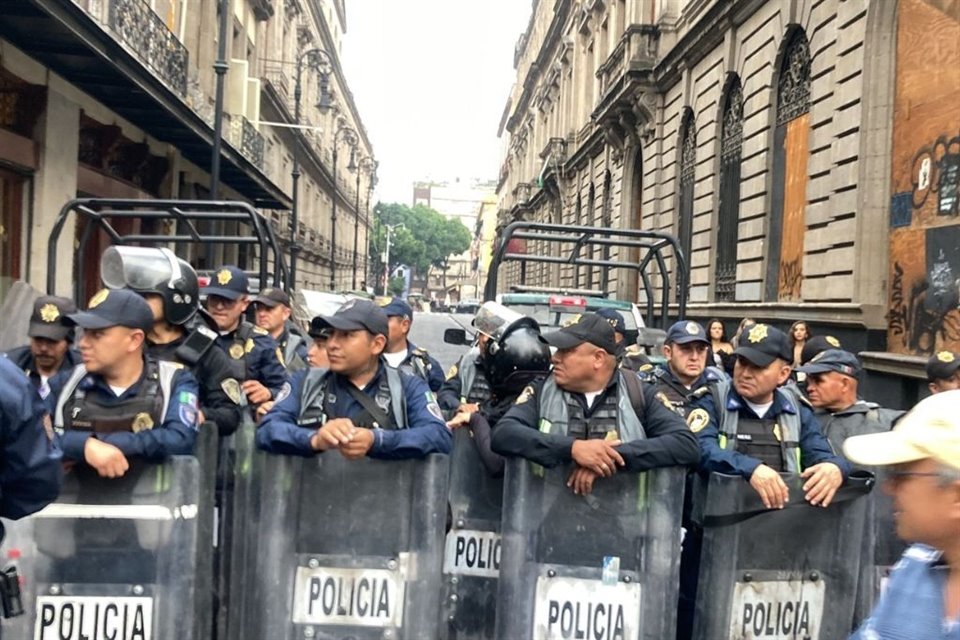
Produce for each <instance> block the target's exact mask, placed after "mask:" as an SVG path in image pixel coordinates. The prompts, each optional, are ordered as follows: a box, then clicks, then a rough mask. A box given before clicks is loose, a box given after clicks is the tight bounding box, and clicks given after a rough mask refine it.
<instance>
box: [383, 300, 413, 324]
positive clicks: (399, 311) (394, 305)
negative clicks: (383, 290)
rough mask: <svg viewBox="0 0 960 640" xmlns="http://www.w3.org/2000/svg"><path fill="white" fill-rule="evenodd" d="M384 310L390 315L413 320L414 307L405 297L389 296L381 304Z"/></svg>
mask: <svg viewBox="0 0 960 640" xmlns="http://www.w3.org/2000/svg"><path fill="white" fill-rule="evenodd" d="M380 308H381V309H383V312H384V313H385V314H387V317H388V318H389V317H390V316H399V317H401V318H406V319H407V320H413V308H412V307H411V306H410V305H409V304H407V302H406V301H405V300H404V299H403V298H389V299H387V300H385V301H384V303H383V304H381V305H380Z"/></svg>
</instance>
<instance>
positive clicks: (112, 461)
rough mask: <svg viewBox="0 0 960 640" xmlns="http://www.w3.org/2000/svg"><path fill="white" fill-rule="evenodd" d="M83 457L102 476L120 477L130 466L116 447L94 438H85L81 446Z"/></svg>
mask: <svg viewBox="0 0 960 640" xmlns="http://www.w3.org/2000/svg"><path fill="white" fill-rule="evenodd" d="M83 457H84V460H86V461H87V464H89V465H90V466H91V467H93V468H94V469H96V471H97V473H98V474H100V477H102V478H120V477H123V474H125V473H126V472H127V469H129V468H130V463H129V462H127V458H126V456H124V455H123V452H122V451H120V449H118V448H117V447H115V446H113V445H112V444H107V443H106V442H101V441H100V440H97V439H96V438H92V437H91V438H87V441H86V443H85V444H84V446H83Z"/></svg>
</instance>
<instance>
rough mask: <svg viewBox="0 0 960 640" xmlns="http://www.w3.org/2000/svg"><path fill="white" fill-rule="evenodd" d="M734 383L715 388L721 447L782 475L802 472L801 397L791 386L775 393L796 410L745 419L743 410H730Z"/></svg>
mask: <svg viewBox="0 0 960 640" xmlns="http://www.w3.org/2000/svg"><path fill="white" fill-rule="evenodd" d="M731 386H732V385H731V382H730V380H726V379H725V380H721V381H719V382H716V383H714V384H712V385H711V390H712V392H713V398H714V402H715V403H716V408H717V415H718V416H719V419H720V425H719V428H720V437H719V442H720V448H721V449H725V450H727V451H731V450H732V451H737V452H739V453H742V454H743V455H745V456H750V457H751V458H756V459H757V460H760V461H761V462H763V464H765V465H767V466H768V467H770V468H772V469H774V470H775V471H779V472H787V473H800V471H801V470H802V469H801V468H800V398H799V397H798V396H797V395H796V392H795V391H794V390H793V389H791V388H790V387H781V388H779V389H777V390H776V391H774V394H775V395H779V396H780V400H781V404H783V403H784V402H786V403H787V404H789V405H791V406H792V407H793V409H794V412H793V413H790V412H787V411H784V412H781V413H780V414H779V415H777V416H774V417H769V418H743V417H741V416H740V412H739V410H732V409H728V408H727V398H729V396H730V389H731Z"/></svg>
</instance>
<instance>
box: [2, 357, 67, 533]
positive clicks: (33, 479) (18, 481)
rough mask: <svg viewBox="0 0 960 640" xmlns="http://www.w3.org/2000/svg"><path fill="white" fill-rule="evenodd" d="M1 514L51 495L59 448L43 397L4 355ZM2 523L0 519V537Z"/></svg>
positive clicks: (27, 510)
mask: <svg viewBox="0 0 960 640" xmlns="http://www.w3.org/2000/svg"><path fill="white" fill-rule="evenodd" d="M0 443H2V452H0V462H2V464H0V494H2V495H3V500H0V516H3V517H4V518H10V519H12V520H16V519H18V518H22V517H24V516H26V515H29V514H31V513H34V512H36V511H39V510H40V509H42V508H43V507H45V506H46V505H47V504H49V503H50V502H52V501H53V500H55V499H56V497H57V495H58V494H59V493H60V484H61V482H62V475H63V472H62V465H61V451H60V447H59V446H58V444H57V442H56V440H55V438H54V435H53V429H52V426H51V423H50V418H49V416H48V415H47V412H46V409H45V408H44V405H43V402H42V401H41V399H40V396H39V395H38V394H37V392H36V390H35V389H34V388H33V387H32V386H31V385H30V382H29V381H28V380H27V379H26V378H25V377H24V376H23V375H22V374H21V373H20V371H19V369H18V367H17V366H16V365H15V364H14V363H12V362H11V361H10V360H9V359H7V358H5V357H3V356H0ZM2 539H3V525H2V524H0V540H2Z"/></svg>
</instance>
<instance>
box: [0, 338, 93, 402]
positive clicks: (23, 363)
mask: <svg viewBox="0 0 960 640" xmlns="http://www.w3.org/2000/svg"><path fill="white" fill-rule="evenodd" d="M7 357H8V358H10V360H11V361H12V362H13V363H14V364H15V365H17V366H18V367H20V368H21V369H22V370H23V372H24V373H25V374H27V377H28V378H30V382H32V383H33V386H34V387H35V388H36V389H40V390H41V395H44V394H43V391H42V385H43V380H41V378H40V373H39V372H37V363H36V362H35V361H34V359H33V353H31V352H30V346H29V345H28V346H24V347H17V348H16V349H11V350H10V351H8V352H7ZM78 364H80V352H79V351H77V350H76V349H74V348H72V347H69V348H67V352H66V353H65V354H64V355H63V362H61V363H60V369H58V370H57V373H55V374H54V375H53V376H50V378H53V377H54V376H55V375H57V374H59V373H60V372H61V371H69V370H70V369H73V368H74V367H75V366H77V365H78ZM49 391H50V380H49V379H48V380H47V392H49Z"/></svg>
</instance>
